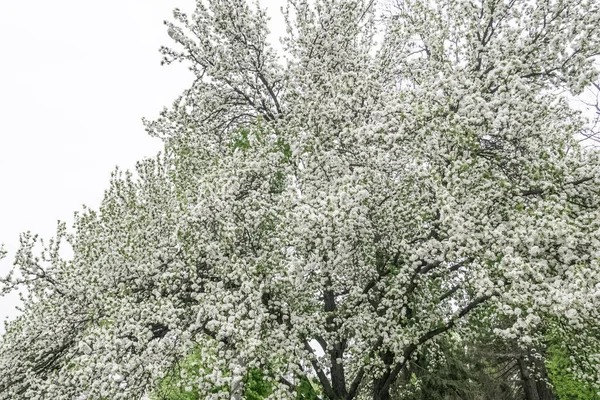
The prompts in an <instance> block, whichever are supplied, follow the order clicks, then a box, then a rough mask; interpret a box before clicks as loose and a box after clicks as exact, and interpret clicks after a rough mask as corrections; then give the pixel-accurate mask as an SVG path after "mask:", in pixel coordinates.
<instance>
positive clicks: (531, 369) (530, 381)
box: [517, 351, 556, 400]
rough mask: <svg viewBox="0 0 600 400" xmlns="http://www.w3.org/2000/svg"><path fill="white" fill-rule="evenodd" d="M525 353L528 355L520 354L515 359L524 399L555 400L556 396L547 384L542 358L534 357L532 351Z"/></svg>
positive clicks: (546, 374)
mask: <svg viewBox="0 0 600 400" xmlns="http://www.w3.org/2000/svg"><path fill="white" fill-rule="evenodd" d="M527 353H528V355H529V357H526V356H520V357H519V358H518V359H517V361H518V363H519V370H520V372H521V382H522V385H523V392H524V393H525V400H555V399H556V397H555V396H554V394H553V393H552V390H551V389H550V386H549V385H548V373H547V371H546V366H545V365H544V360H539V359H538V358H536V357H534V355H533V352H532V351H528V352H527ZM529 360H534V361H533V362H531V361H529Z"/></svg>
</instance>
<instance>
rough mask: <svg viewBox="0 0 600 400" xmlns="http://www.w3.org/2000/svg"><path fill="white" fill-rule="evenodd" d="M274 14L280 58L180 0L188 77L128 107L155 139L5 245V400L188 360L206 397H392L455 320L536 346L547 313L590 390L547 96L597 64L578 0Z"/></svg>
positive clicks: (414, 2) (593, 33) (585, 248)
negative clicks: (55, 220)
mask: <svg viewBox="0 0 600 400" xmlns="http://www.w3.org/2000/svg"><path fill="white" fill-rule="evenodd" d="M284 11H285V13H284V16H285V18H286V22H287V28H288V31H287V36H286V37H285V40H284V42H283V50H282V51H281V52H278V51H276V50H275V49H274V48H273V47H272V46H271V45H270V44H269V43H268V41H267V39H268V19H267V17H266V14H265V13H264V11H262V10H261V9H259V8H257V7H256V6H251V5H248V4H247V3H246V2H245V0H229V1H224V0H206V1H203V0H199V1H198V2H197V8H196V11H195V12H194V14H193V15H191V16H188V15H186V14H184V13H182V12H180V11H176V12H175V18H176V20H177V23H176V24H171V23H169V24H168V32H169V35H170V36H171V37H172V38H173V39H174V40H175V41H176V42H177V46H178V47H177V48H176V49H166V48H165V49H163V54H164V57H165V59H164V60H165V62H166V63H170V62H174V61H183V62H187V63H188V64H189V65H190V68H191V69H192V71H193V72H194V73H195V75H196V77H197V79H196V81H195V82H194V84H193V86H192V87H191V88H190V89H189V90H187V91H185V92H184V93H183V95H182V96H181V97H180V98H179V99H178V100H177V101H176V102H175V103H174V104H173V106H172V107H171V108H169V109H165V111H164V112H163V113H162V114H161V116H160V118H158V119H157V120H155V121H149V122H147V130H148V132H149V133H150V134H151V135H154V136H156V137H159V138H161V139H163V141H164V151H163V154H161V155H159V156H158V157H156V158H155V159H151V160H146V161H143V162H140V163H139V165H138V168H137V176H136V177H133V176H132V175H131V174H129V173H122V172H120V171H117V172H115V173H114V175H113V177H112V180H111V183H110V186H109V189H108V190H107V191H106V194H105V198H104V201H103V202H102V205H101V206H100V208H99V210H92V209H85V210H83V211H82V212H81V213H79V214H78V215H77V217H76V221H75V226H74V228H73V230H72V231H67V229H66V227H65V226H64V225H60V226H59V229H58V233H57V237H56V238H55V239H54V240H53V241H51V242H49V243H48V245H47V246H45V249H42V250H41V251H40V250H39V249H38V247H39V246H38V245H39V243H38V240H37V238H36V237H35V236H33V235H31V234H25V235H23V237H22V240H21V249H20V250H19V252H18V254H17V257H16V272H15V273H14V274H13V275H11V276H9V277H8V278H7V279H5V280H4V283H5V286H4V289H3V290H4V291H9V290H11V289H13V288H15V287H22V286H24V287H25V288H26V289H27V293H28V297H27V298H26V299H25V303H24V305H23V315H22V316H21V317H19V318H18V319H16V320H15V321H14V322H12V323H11V324H10V325H9V326H8V329H7V332H6V334H5V335H4V337H3V339H2V343H1V344H0V371H3V373H2V374H0V399H2V400H5V399H6V400H8V399H15V398H19V399H22V398H23V399H135V398H141V397H142V396H144V395H145V394H146V393H148V392H149V391H151V389H153V388H155V387H157V386H158V387H160V385H161V382H162V381H163V380H164V379H165V377H167V376H168V375H169V374H170V373H172V371H173V370H174V368H175V370H176V367H174V366H175V365H177V363H183V367H184V368H183V369H181V368H180V372H181V371H188V370H190V367H192V364H188V361H189V360H190V359H189V357H190V354H193V359H194V360H195V361H194V362H196V363H197V364H194V365H193V367H194V368H196V369H193V371H190V372H189V373H184V374H183V375H184V376H181V373H180V377H181V378H182V379H183V382H181V384H182V385H183V386H182V387H183V388H184V390H185V391H186V392H187V393H191V392H193V393H196V394H197V395H198V396H200V397H201V398H207V399H210V398H212V399H229V398H232V397H233V398H236V399H240V398H243V396H252V394H251V392H252V391H254V392H255V393H256V395H257V396H258V395H262V394H267V395H268V396H269V398H271V399H296V398H298V396H299V393H302V392H303V390H304V389H305V388H306V385H307V383H308V384H310V386H311V387H312V385H313V382H315V383H318V387H317V389H315V392H314V393H313V395H315V396H319V397H320V398H326V399H331V400H334V399H335V400H341V399H344V400H351V399H357V398H371V399H377V400H387V399H389V398H390V396H391V393H392V388H394V387H396V386H397V384H398V383H399V382H402V381H401V380H399V378H400V377H401V376H403V374H405V372H406V371H407V368H409V366H410V364H411V363H413V362H416V361H415V360H418V356H419V354H422V353H423V352H422V349H423V348H424V346H435V344H436V343H439V342H440V341H443V340H444V338H447V334H448V333H449V332H451V331H455V332H457V333H458V334H459V335H461V337H477V336H478V335H489V334H493V335H495V336H496V337H498V338H502V339H503V340H515V341H516V342H517V343H518V344H519V346H522V347H523V348H528V349H533V348H535V346H536V345H537V344H539V343H541V342H542V341H543V334H542V333H540V332H542V330H540V329H539V328H540V327H542V326H544V324H546V323H547V321H558V322H556V323H555V326H556V332H555V334H556V335H557V337H574V336H575V335H576V334H577V335H578V341H577V343H576V345H575V346H573V347H572V348H570V351H571V354H570V356H572V357H573V358H574V359H577V363H576V364H575V365H574V366H575V368H574V369H573V376H574V377H576V379H578V380H581V381H586V382H589V384H590V385H592V387H594V388H597V387H598V384H600V362H599V361H600V354H598V353H597V352H595V351H592V350H593V349H598V348H599V347H598V340H597V338H599V337H600V335H598V329H599V328H600V325H599V323H598V321H600V315H599V314H600V307H598V305H599V304H598V303H599V302H598V299H599V298H600V268H599V265H598V262H599V259H600V208H599V203H598V201H599V191H600V160H599V157H598V153H597V152H596V151H594V150H593V149H588V148H586V147H583V146H581V145H580V144H579V142H578V140H579V138H580V137H581V135H588V136H589V131H588V127H587V126H586V124H585V120H584V118H583V117H582V116H581V115H580V114H579V113H578V112H577V111H575V110H573V109H572V108H571V107H570V105H569V104H568V102H567V101H566V100H565V97H564V96H563V95H562V94H570V95H577V94H579V93H580V92H581V91H582V90H583V89H584V88H585V87H586V85H587V84H588V83H589V82H591V81H592V80H594V79H595V78H596V77H597V75H598V71H597V70H596V69H595V68H594V67H593V57H594V56H595V55H597V54H599V53H600V7H599V4H598V2H597V1H596V0H580V1H575V2H574V1H571V0H481V1H480V0H437V1H430V0H405V1H398V2H396V3H394V4H387V5H384V4H379V3H377V2H375V1H373V0H371V1H366V0H344V1H342V0H314V1H307V0H288V2H287V6H286V7H285V9H284ZM64 242H67V243H68V244H69V245H70V246H71V247H72V248H73V254H74V255H73V257H72V259H63V258H61V256H60V244H61V243H64ZM497 321H510V323H508V324H504V322H503V324H498V323H497ZM529 368H530V367H529V366H527V368H525V369H524V370H523V371H529ZM534 370H535V367H534ZM4 371H8V373H4ZM259 371H262V372H259ZM531 372H532V373H533V372H535V371H531ZM257 374H259V375H257ZM257 376H260V377H262V378H267V381H268V382H269V384H268V385H266V386H264V387H263V386H261V387H256V386H254V388H252V385H251V384H250V382H251V381H257V379H256V378H257ZM409 376H411V375H409ZM262 378H261V379H260V380H259V381H261V382H264V379H262ZM186 388H188V389H190V390H189V391H188V390H186ZM259 391H260V393H259Z"/></svg>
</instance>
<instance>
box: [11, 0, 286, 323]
mask: <svg viewBox="0 0 600 400" xmlns="http://www.w3.org/2000/svg"><path fill="white" fill-rule="evenodd" d="M262 3H263V4H265V5H267V6H268V7H269V8H270V10H269V11H270V12H271V13H272V15H277V13H278V12H279V11H278V10H279V7H280V4H281V2H280V1H277V0H272V1H270V2H267V1H263V2H262ZM269 3H270V4H269ZM194 4H195V1H194V0H104V1H101V2H89V1H81V0H54V1H48V0H18V1H1V2H0V52H1V57H0V243H4V244H5V245H6V247H7V250H9V256H8V257H7V258H6V259H4V260H2V261H0V274H2V275H5V274H6V273H7V272H8V270H9V269H10V267H11V265H12V262H13V257H14V252H15V250H16V247H17V244H18V238H19V233H20V232H23V231H26V230H31V231H32V232H34V233H39V234H40V235H41V236H42V237H50V236H52V235H53V232H54V230H55V228H56V221H57V220H63V221H67V222H68V223H69V225H70V224H71V223H72V216H73V212H74V211H77V210H80V209H81V205H82V204H86V205H89V206H91V207H97V206H98V205H99V202H100V200H101V198H102V194H103V191H104V189H105V188H107V185H108V180H109V175H110V172H111V171H112V170H113V169H114V167H115V166H116V165H119V166H120V167H123V168H132V167H133V166H134V165H135V162H136V161H137V160H140V159H142V158H143V157H147V156H152V155H154V154H155V153H156V152H157V151H158V150H159V149H160V148H161V143H160V141H158V140H156V139H152V138H150V137H149V136H147V135H146V133H145V131H144V128H143V126H142V123H141V118H142V117H147V118H154V117H156V116H157V115H158V112H159V111H160V110H161V109H162V107H163V106H167V105H170V104H171V102H172V100H174V99H175V98H176V97H177V96H178V95H179V94H180V93H181V92H182V90H183V89H185V88H186V87H187V86H188V85H189V84H190V82H191V79H192V77H191V73H190V72H189V71H188V70H187V69H186V67H184V66H182V65H176V66H168V67H161V66H160V54H159V53H158V48H159V47H160V45H170V44H171V39H170V38H169V37H168V35H167V34H166V29H165V26H164V25H163V23H162V21H163V20H165V19H170V18H171V11H172V9H173V8H175V7H179V8H180V9H182V10H184V11H186V12H189V13H190V14H191V12H192V11H193V6H194ZM274 25H275V26H277V25H280V23H279V21H275V22H274ZM16 304H17V297H16V296H12V297H4V298H2V297H0V321H2V320H4V319H5V317H14V316H15V315H16V310H15V305H16ZM0 325H1V326H0V332H2V331H3V324H2V323H0Z"/></svg>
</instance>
